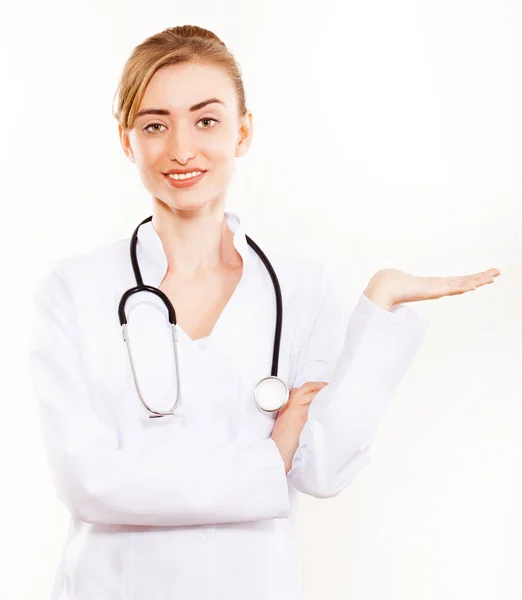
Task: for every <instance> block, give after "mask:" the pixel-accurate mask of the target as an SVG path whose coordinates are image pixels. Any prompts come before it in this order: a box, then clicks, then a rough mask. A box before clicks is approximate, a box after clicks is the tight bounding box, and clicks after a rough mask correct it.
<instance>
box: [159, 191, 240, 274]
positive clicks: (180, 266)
mask: <svg viewBox="0 0 522 600" xmlns="http://www.w3.org/2000/svg"><path fill="white" fill-rule="evenodd" d="M152 225H153V227H154V229H155V230H156V232H157V233H158V235H159V237H160V239H161V243H162V244H163V250H164V252H165V256H166V258H167V264H168V267H167V273H168V274H169V275H176V276H179V277H186V278H193V277H204V276H205V275H211V274H214V273H216V272H219V271H221V270H223V268H231V267H232V268H233V267H238V266H240V265H241V264H242V259H241V255H240V254H239V252H238V251H237V250H236V248H235V246H234V242H233V237H234V234H233V232H232V231H231V229H230V228H229V227H228V224H227V222H226V217H225V214H224V209H223V206H221V205H216V206H212V207H208V206H205V207H203V208H202V209H201V210H177V209H172V208H170V207H169V206H167V205H166V204H165V203H163V202H160V201H159V200H158V199H157V198H153V211H152Z"/></svg>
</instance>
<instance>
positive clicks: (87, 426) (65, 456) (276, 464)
mask: <svg viewBox="0 0 522 600" xmlns="http://www.w3.org/2000/svg"><path fill="white" fill-rule="evenodd" d="M34 305H35V320H34V323H33V329H32V343H31V349H30V353H29V367H30V374H31V384H32V387H33V391H34V394H35V396H36V399H37V404H38V408H39V414H40V423H41V431H42V435H43V441H44V446H45V450H46V453H47V456H48V460H49V463H50V467H51V473H52V476H53V480H54V483H55V487H56V490H57V493H58V496H59V498H60V499H61V500H62V502H63V503H64V504H65V505H66V507H67V508H68V509H69V511H70V512H71V513H72V514H73V515H75V516H77V517H78V518H80V519H82V520H84V521H87V522H92V523H108V524H130V525H170V526H173V525H200V524H209V523H226V522H238V521H254V520H261V519H270V518H279V517H287V516H288V514H289V512H290V506H289V496H288V481H287V478H286V475H285V467H284V463H283V460H282V458H281V455H280V453H279V450H278V448H277V446H276V444H275V442H274V441H273V440H272V439H271V438H268V439H265V440H261V441H259V442H252V443H248V442H231V443H226V444H221V445H210V444H206V443H205V442H204V441H202V440H201V439H197V440H194V439H192V438H191V437H190V436H189V435H188V434H187V432H186V431H183V430H182V429H181V428H179V429H178V430H177V431H176V435H175V436H165V435H160V434H159V435H158V436H157V437H155V436H150V435H147V436H144V437H143V438H139V439H138V440H137V441H135V442H133V443H132V444H129V445H125V446H124V447H120V444H119V441H118V435H117V433H116V431H114V429H112V428H111V427H109V426H108V425H106V424H104V423H103V422H102V420H100V419H99V418H98V416H97V414H96V411H95V409H94V407H93V403H92V401H91V398H90V396H89V387H88V385H87V381H86V379H85V374H84V372H83V364H82V360H81V355H80V351H79V344H78V326H77V321H76V314H75V312H74V306H73V301H72V298H71V295H70V294H69V292H68V289H67V286H66V284H65V280H64V278H62V277H61V276H60V275H59V273H58V270H57V269H56V268H54V269H51V270H50V272H49V273H48V275H47V276H46V277H45V278H44V279H43V280H42V281H41V282H40V284H39V285H38V288H37V290H36V293H35V296H34ZM114 317H115V318H116V315H115V316H114Z"/></svg>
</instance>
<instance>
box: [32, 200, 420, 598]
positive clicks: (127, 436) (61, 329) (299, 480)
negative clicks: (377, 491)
mask: <svg viewBox="0 0 522 600" xmlns="http://www.w3.org/2000/svg"><path fill="white" fill-rule="evenodd" d="M225 217H226V219H227V223H228V226H229V227H230V229H231V230H232V231H233V232H234V237H233V240H234V245H235V247H236V248H237V250H238V252H239V253H240V254H241V256H242V259H243V274H242V278H241V280H240V282H239V284H238V286H237V288H236V289H235V291H234V293H233V295H232V297H231V299H230V301H229V302H228V304H227V306H226V307H225V309H224V311H223V312H222V314H221V316H220V317H219V319H218V321H217V323H216V325H215V327H214V329H213V330H212V332H211V335H209V336H208V337H206V338H203V339H201V340H197V341H193V340H191V339H190V338H189V336H188V335H187V334H186V333H185V332H184V331H183V330H182V329H181V328H179V327H178V332H179V335H178V340H179V360H180V377H181V386H182V387H181V400H180V408H181V409H182V413H183V414H182V416H178V417H173V416H170V417H164V418H159V419H150V418H148V412H147V411H146V409H145V408H144V406H143V405H142V403H141V402H140V400H139V396H138V394H137V391H136V387H135V384H134V379H133V377H132V371H131V367H130V361H129V356H128V353H127V346H126V345H125V342H124V341H123V337H122V331H121V326H120V323H119V320H118V304H119V301H120V298H121V296H122V294H123V293H124V292H125V291H126V290H127V289H128V288H130V287H134V286H135V285H136V281H135V278H134V273H133V271H132V266H131V262H130V255H129V242H130V236H129V237H128V238H125V239H122V240H119V241H117V242H115V243H112V244H109V245H106V246H103V247H101V248H97V249H95V250H93V251H90V252H88V253H84V254H81V255H75V256H73V257H68V258H66V259H62V260H60V261H57V262H54V263H53V264H52V265H51V266H50V268H49V270H48V272H47V273H46V275H45V276H44V277H43V278H42V280H41V281H40V282H39V284H38V287H37V290H36V293H35V296H34V300H35V309H36V315H35V316H36V318H35V320H34V324H33V336H32V346H31V351H30V355H29V362H30V372H31V379H32V386H33V390H34V393H35V396H36V399H37V403H38V407H39V414H40V419H41V421H40V422H41V428H42V433H43V441H44V445H45V450H46V453H47V456H48V460H49V464H50V468H51V472H52V476H53V481H54V485H55V488H56V491H57V494H58V497H59V498H60V499H61V501H62V502H63V503H64V504H65V506H66V507H67V508H68V510H69V511H70V512H71V523H70V529H69V533H68V536H67V539H66V541H65V544H64V548H63V555H62V560H61V562H60V565H59V568H58V569H57V573H56V578H55V584H54V588H53V591H52V596H51V600H86V599H87V598H88V599H89V600H109V599H110V600H172V598H180V599H183V600H245V599H247V598H248V600H267V599H269V598H270V600H299V599H301V597H302V596H301V594H302V590H301V549H300V537H299V505H298V500H299V495H298V491H300V492H302V493H305V494H310V495H312V496H315V497H318V498H329V497H332V496H335V495H337V494H339V493H340V492H341V491H342V490H344V489H345V488H346V487H347V486H348V485H349V484H350V482H352V481H353V480H354V478H355V477H356V476H357V474H358V473H359V472H360V470H361V469H362V468H363V467H364V466H365V465H366V464H367V463H368V461H369V448H370V444H371V442H372V440H373V437H374V435H375V432H376V428H377V425H378V422H379V421H380V419H381V417H382V415H383V413H384V411H385V409H386V407H387V406H388V405H389V403H390V401H391V398H392V396H393V394H394V392H395V390H396V389H397V388H398V386H399V383H400V381H401V379H402V377H403V375H404V374H405V372H406V371H407V369H408V367H409V365H410V364H411V362H412V360H413V359H414V357H415V355H416V353H417V351H418V349H419V347H420V344H421V342H422V340H423V337H424V334H425V332H426V330H427V328H428V326H429V322H428V321H427V320H426V319H425V318H424V317H422V316H420V315H419V314H417V313H416V312H415V311H414V310H413V309H412V308H410V307H408V306H405V305H395V306H393V307H392V308H391V310H389V311H386V310H384V309H383V308H381V307H379V306H377V305H376V304H374V303H373V302H371V301H370V300H369V299H368V298H367V297H366V296H365V295H364V294H363V293H361V295H360V297H359V299H358V301H357V303H356V305H355V307H354V308H353V310H350V309H349V308H348V306H347V301H346V299H345V297H344V294H343V293H342V291H341V289H342V288H341V287H340V286H339V285H338V281H337V280H336V279H335V277H334V276H333V271H331V270H330V269H329V268H328V267H327V266H326V265H325V264H323V263H322V262H320V261H316V260H311V259H304V258H297V257H294V256H289V255H286V254H283V253H279V252H275V251H270V250H266V249H264V248H262V249H263V251H264V252H265V254H266V255H267V257H268V258H269V260H270V262H271V263H272V266H273V267H274V270H275V272H276V274H277V276H278V278H279V282H280V286H281V291H282V298H283V328H282V335H281V350H280V357H279V372H278V375H279V376H280V377H281V378H282V379H283V380H284V381H285V382H286V383H287V385H288V387H289V389H291V388H293V387H299V386H301V385H302V384H303V383H306V382H307V381H327V382H329V385H327V386H326V387H325V388H323V389H322V390H321V391H319V392H318V393H317V395H316V396H315V398H314V400H313V401H312V404H311V405H310V408H309V418H308V421H307V423H306V425H305V427H304V429H303V431H302V433H301V436H300V440H299V448H298V450H297V452H296V453H295V455H294V458H293V463H292V469H291V470H290V472H289V473H288V475H286V474H285V467H284V463H283V459H282V458H281V455H280V453H279V450H278V448H277V446H276V444H275V442H274V441H273V440H272V439H271V437H270V433H271V431H272V428H273V425H274V421H275V418H276V415H277V413H272V414H269V413H264V412H262V411H261V410H260V409H259V408H257V406H256V405H255V403H254V398H253V391H254V387H255V385H256V384H257V382H258V381H259V380H260V379H262V378H263V377H266V376H268V375H270V370H271V362H272V349H273V340H274V329H275V327H274V325H275V317H276V311H275V307H276V304H275V295H274V288H273V285H272V280H271V279H270V276H269V274H268V272H267V270H266V268H265V266H264V265H263V263H262V262H261V260H260V259H259V258H258V256H257V255H256V253H255V252H254V250H253V249H252V248H251V247H250V246H249V245H248V243H247V240H246V238H245V234H244V233H243V231H242V229H241V225H240V220H239V218H238V216H237V215H236V214H234V213H231V212H226V213H225ZM260 245H261V244H260ZM261 247H262V246H261ZM137 256H138V261H139V265H140V268H141V273H142V276H143V281H144V283H145V284H147V285H152V286H156V287H157V286H158V285H159V284H160V282H161V281H162V279H163V277H164V275H165V273H166V270H167V260H166V256H165V253H164V250H163V245H162V242H161V239H160V237H159V236H158V234H157V232H156V231H155V229H154V227H153V226H152V223H151V222H148V223H146V224H144V225H142V226H141V227H140V229H139V239H138V245H137ZM174 308H175V307H174ZM154 309H157V310H154ZM126 314H127V318H128V324H129V334H130V338H131V347H132V351H133V355H134V360H135V363H136V370H137V377H138V381H139V384H140V386H141V389H142V393H143V396H144V398H145V400H146V401H147V402H148V403H149V404H150V405H152V407H153V408H155V409H159V410H167V409H170V408H171V406H172V404H173V403H174V399H175V390H176V387H175V366H174V365H175V363H174V353H173V342H172V337H171V330H170V328H169V326H168V320H167V310H166V308H165V307H164V305H163V304H162V303H161V300H160V299H159V298H158V297H157V296H156V295H154V294H151V293H146V292H139V293H137V294H134V295H132V296H131V297H130V298H129V299H128V301H127V306H126ZM318 576H320V574H318Z"/></svg>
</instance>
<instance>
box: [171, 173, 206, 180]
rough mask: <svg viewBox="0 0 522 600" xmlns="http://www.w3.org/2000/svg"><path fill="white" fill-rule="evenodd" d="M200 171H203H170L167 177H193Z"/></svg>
mask: <svg viewBox="0 0 522 600" xmlns="http://www.w3.org/2000/svg"><path fill="white" fill-rule="evenodd" d="M202 172H203V171H192V173H185V174H178V173H170V174H169V177H172V179H188V178H190V177H195V176H196V175H199V174H200V173H202Z"/></svg>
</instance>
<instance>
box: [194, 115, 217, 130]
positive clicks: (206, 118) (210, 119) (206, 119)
mask: <svg viewBox="0 0 522 600" xmlns="http://www.w3.org/2000/svg"><path fill="white" fill-rule="evenodd" d="M201 121H215V122H216V123H219V121H218V120H217V119H212V118H211V117H205V118H203V119H200V120H199V121H198V123H201ZM213 127H215V125H212V127H201V128H200V129H212V128H213Z"/></svg>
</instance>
